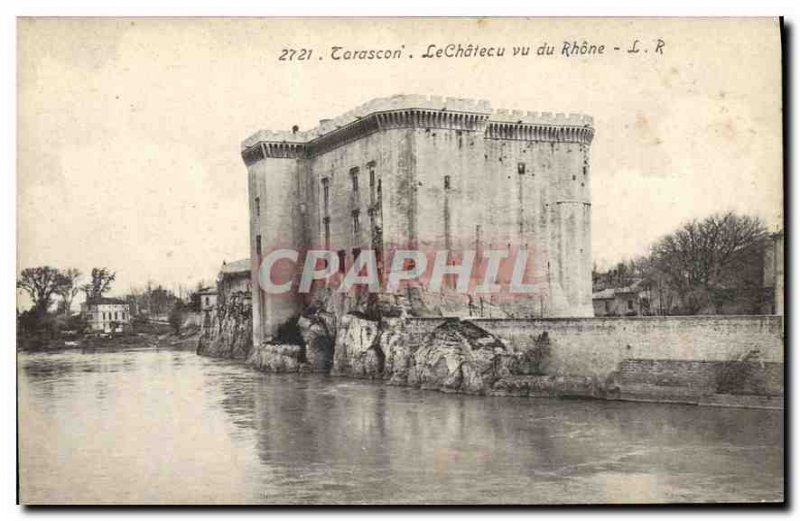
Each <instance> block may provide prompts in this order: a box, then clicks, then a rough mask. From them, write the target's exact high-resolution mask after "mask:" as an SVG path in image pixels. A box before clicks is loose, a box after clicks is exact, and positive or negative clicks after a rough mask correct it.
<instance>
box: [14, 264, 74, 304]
mask: <svg viewBox="0 0 800 521" xmlns="http://www.w3.org/2000/svg"><path fill="white" fill-rule="evenodd" d="M62 283H63V279H62V275H61V272H59V271H58V269H56V268H53V267H51V266H38V267H36V268H25V269H24V270H22V273H20V278H19V279H17V287H18V288H21V289H24V290H25V291H26V292H27V293H28V295H29V296H30V297H31V300H32V301H33V310H34V312H35V315H36V316H42V315H44V314H46V313H47V310H48V309H49V308H50V304H51V303H52V298H53V294H54V293H57V291H58V290H59V288H60V284H62Z"/></svg>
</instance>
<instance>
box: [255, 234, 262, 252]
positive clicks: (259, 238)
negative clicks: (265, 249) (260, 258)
mask: <svg viewBox="0 0 800 521" xmlns="http://www.w3.org/2000/svg"><path fill="white" fill-rule="evenodd" d="M256 254H258V255H261V235H256Z"/></svg>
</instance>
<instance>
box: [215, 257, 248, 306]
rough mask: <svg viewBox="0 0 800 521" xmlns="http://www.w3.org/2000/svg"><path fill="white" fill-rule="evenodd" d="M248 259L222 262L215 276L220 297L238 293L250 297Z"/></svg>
mask: <svg viewBox="0 0 800 521" xmlns="http://www.w3.org/2000/svg"><path fill="white" fill-rule="evenodd" d="M250 269H251V266H250V259H240V260H237V261H234V262H227V263H226V262H223V263H222V268H220V270H219V276H218V277H217V291H218V293H219V298H220V299H225V298H227V297H228V296H230V295H234V294H239V295H242V296H243V297H244V298H245V299H248V300H249V299H250V295H251V282H250Z"/></svg>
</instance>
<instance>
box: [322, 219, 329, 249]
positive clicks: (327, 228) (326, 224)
mask: <svg viewBox="0 0 800 521" xmlns="http://www.w3.org/2000/svg"><path fill="white" fill-rule="evenodd" d="M322 225H323V226H324V227H325V249H330V247H331V218H330V217H325V218H323V219H322Z"/></svg>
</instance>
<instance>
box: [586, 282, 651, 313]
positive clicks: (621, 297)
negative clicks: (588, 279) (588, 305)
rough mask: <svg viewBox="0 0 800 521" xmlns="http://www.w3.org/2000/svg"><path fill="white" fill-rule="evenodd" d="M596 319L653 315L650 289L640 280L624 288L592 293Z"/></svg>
mask: <svg viewBox="0 0 800 521" xmlns="http://www.w3.org/2000/svg"><path fill="white" fill-rule="evenodd" d="M592 307H593V308H594V316H596V317H625V316H639V315H652V314H654V313H653V311H652V302H651V297H650V289H649V288H648V287H647V286H646V285H645V284H644V283H643V282H642V281H640V280H638V281H635V282H633V283H632V284H630V285H628V286H625V287H622V288H606V289H603V290H600V291H595V292H594V293H592Z"/></svg>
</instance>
